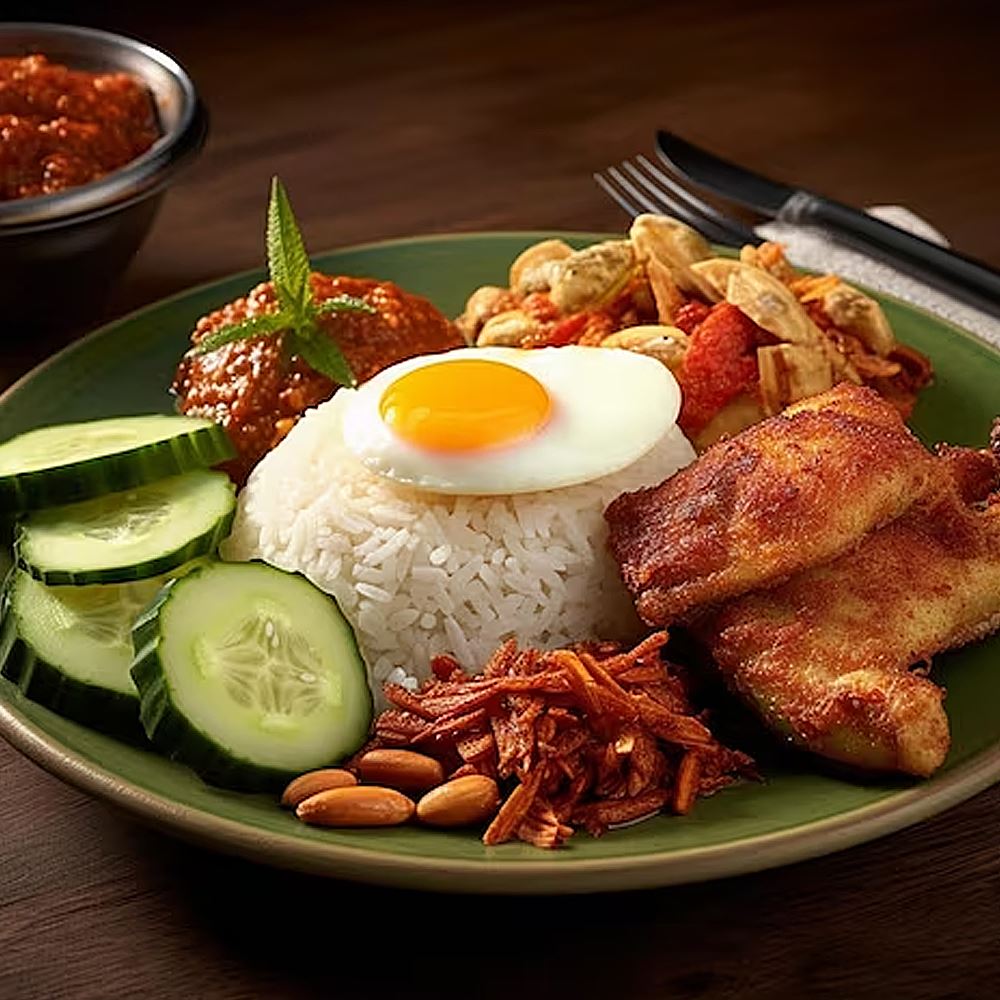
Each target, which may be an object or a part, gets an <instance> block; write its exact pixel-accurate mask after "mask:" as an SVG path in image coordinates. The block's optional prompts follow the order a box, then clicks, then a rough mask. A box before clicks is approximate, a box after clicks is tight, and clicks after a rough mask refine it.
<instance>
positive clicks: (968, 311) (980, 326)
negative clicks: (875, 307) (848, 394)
mask: <svg viewBox="0 0 1000 1000" xmlns="http://www.w3.org/2000/svg"><path fill="white" fill-rule="evenodd" d="M868 213H869V214H870V215H874V216H875V217H876V218H879V219H882V220H883V221H884V222H889V223H892V225H894V226H899V228H900V229H905V230H907V231H908V232H911V233H914V234H915V235H917V236H923V237H924V239H927V240H931V241H932V242H934V243H940V244H941V245H942V246H948V241H947V240H946V239H945V238H944V236H942V235H941V233H939V232H938V231H937V230H936V229H934V228H933V227H932V226H930V225H929V224H928V223H927V222H925V221H924V220H923V219H921V218H920V216H918V215H914V214H913V213H912V212H911V211H909V209H906V208H902V207H900V206H899V205H876V206H873V207H872V208H869V209H868ZM757 233H758V235H760V236H762V237H764V238H765V239H768V240H774V241H775V242H776V243H781V244H783V245H784V247H785V250H786V252H787V254H788V259H789V260H790V261H791V262H792V263H793V264H798V265H799V266H800V267H808V268H810V269H813V270H816V271H820V272H827V273H833V274H838V275H840V276H841V277H842V278H846V279H848V280H849V281H856V282H858V284H861V285H867V286H868V287H869V288H873V289H875V290H876V291H879V292H886V293H888V294H889V295H895V296H896V297H897V298H900V299H905V300H906V301H907V302H912V303H913V304H914V305H916V306H920V307H921V308H922V309H926V310H927V311H928V312H930V313H934V315H936V316H941V317H942V318H943V319H947V320H950V321H951V322H952V323H954V324H955V325H956V326H960V327H963V328H964V329H966V330H971V331H972V332H973V333H977V334H979V336H980V337H982V338H983V339H984V340H987V341H989V342H990V343H991V344H993V345H994V346H996V347H1000V319H997V317H995V316H990V315H989V314H988V313H985V312H983V311H982V310H981V309H977V308H976V307H975V306H971V305H968V304H967V303H965V302H962V301H960V300H959V299H956V298H953V297H952V296H950V295H947V294H945V293H944V292H941V291H938V289H936V288H932V287H931V286H929V285H925V284H924V283H923V282H921V281H919V280H917V279H916V278H913V277H911V276H909V275H908V274H906V273H905V272H903V271H900V270H897V269H896V268H895V267H892V266H891V265H889V264H884V263H882V261H880V260H875V259H873V258H871V257H866V256H865V255H864V254H863V253H859V252H858V251H857V250H854V249H852V248H851V247H848V246H845V245H844V244H842V243H838V242H837V241H836V240H835V239H834V238H833V237H832V236H830V235H829V234H827V233H825V232H823V231H821V230H819V229H806V228H802V227H799V226H793V225H788V224H787V223H784V222H769V223H767V224H766V225H763V226H758V227H757Z"/></svg>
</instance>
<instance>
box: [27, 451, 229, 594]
mask: <svg viewBox="0 0 1000 1000" xmlns="http://www.w3.org/2000/svg"><path fill="white" fill-rule="evenodd" d="M235 510H236V491H235V487H234V486H233V484H232V483H231V482H230V480H229V477H228V476H227V475H226V474H225V473H224V472H212V471H211V470H209V469H198V470H196V471H194V472H187V473H185V474H184V475H182V476H171V477H170V478H169V479H162V480H159V481H158V482H155V483H149V484H147V485H146V486H139V487H137V488H136V489H132V490H125V491H124V492H122V493H109V494H107V495H106V496H102V497H97V498H96V499H94V500H84V501H83V502H82V503H76V504H70V505H69V506H66V507H49V508H46V509H45V510H39V511H35V512H34V513H32V514H29V515H28V516H27V517H26V518H25V519H24V520H23V521H22V522H21V523H20V524H19V525H18V528H17V536H16V540H15V543H14V550H15V553H16V556H17V560H18V563H19V564H20V565H21V566H22V567H23V568H24V569H26V570H28V572H29V573H31V575H32V576H34V577H36V578H37V579H39V580H42V581H43V582H45V583H48V584H53V585H59V584H66V583H72V584H86V583H123V582H125V581H127V580H141V579H144V578H146V577H150V576H156V575H157V574H160V573H166V572H167V571H168V570H171V569H173V568H174V567H176V566H180V565H182V564H183V563H186V562H188V561H189V560H191V559H194V558H197V557H198V556H201V555H206V554H208V553H212V552H214V551H215V549H216V548H217V547H218V545H219V542H221V541H222V539H223V538H225V537H226V535H228V534H229V528H230V526H231V525H232V521H233V514H234V513H235Z"/></svg>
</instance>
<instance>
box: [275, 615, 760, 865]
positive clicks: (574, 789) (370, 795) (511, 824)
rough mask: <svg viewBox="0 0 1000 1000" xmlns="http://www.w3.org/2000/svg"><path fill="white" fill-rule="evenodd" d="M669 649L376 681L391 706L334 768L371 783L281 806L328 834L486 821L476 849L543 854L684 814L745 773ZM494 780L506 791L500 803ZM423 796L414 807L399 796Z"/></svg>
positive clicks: (538, 658) (660, 638)
mask: <svg viewBox="0 0 1000 1000" xmlns="http://www.w3.org/2000/svg"><path fill="white" fill-rule="evenodd" d="M666 641H667V635H666V633H665V632H659V633H657V634H655V635H652V636H650V637H649V638H647V639H646V640H645V641H643V642H642V643H641V644H640V645H638V646H637V647H636V648H635V649H633V650H631V651H629V652H621V651H619V650H618V649H617V648H616V647H613V646H610V645H598V644H590V645H584V646H581V647H578V648H574V649H561V650H556V651H552V652H541V651H539V650H536V649H524V650H519V649H518V648H517V647H516V645H515V644H514V643H513V642H509V643H507V644H506V645H504V646H502V647H501V648H500V649H499V650H497V652H496V653H495V654H494V655H493V657H492V659H491V660H490V662H489V663H488V664H487V665H486V667H485V669H484V671H483V672H482V674H480V675H477V676H474V677H470V676H469V675H468V674H466V673H465V672H464V671H463V670H462V669H461V668H460V667H459V666H458V664H457V662H456V661H455V660H453V659H452V658H451V657H448V656H439V657H436V658H435V659H434V661H433V664H432V666H433V671H434V677H433V678H432V679H430V680H428V681H427V682H426V683H425V684H424V685H423V687H422V688H421V689H420V690H419V691H417V692H410V691H407V690H406V689H405V688H403V687H400V686H399V685H393V684H389V685H386V688H385V695H386V698H387V699H388V700H389V701H390V702H391V703H392V704H393V706H394V707H393V708H391V709H389V710H387V711H384V712H382V713H381V715H379V717H378V718H377V719H376V722H375V730H374V735H373V737H372V739H371V741H370V742H369V743H368V745H367V746H366V747H364V748H363V749H362V750H361V751H360V752H359V753H358V754H357V755H356V756H355V757H354V758H353V759H352V761H350V762H348V764H347V765H345V767H346V769H347V770H346V771H339V772H337V773H338V775H345V774H346V775H347V777H346V779H345V780H346V781H348V782H352V783H353V781H354V780H355V778H354V777H353V776H354V775H356V776H357V779H360V781H362V782H374V783H375V784H373V785H365V784H362V785H357V786H356V787H353V788H333V789H331V790H329V791H325V790H321V791H319V793H318V794H315V792H314V794H313V795H312V796H311V797H310V796H308V795H307V796H305V797H304V798H303V797H302V795H301V793H302V791H307V792H308V791H310V790H315V789H323V788H327V787H329V786H325V785H323V782H322V780H321V779H313V778H310V776H308V775H307V776H304V777H303V778H300V779H297V780H298V782H299V783H300V788H299V795H298V796H296V795H295V794H290V793H292V792H293V791H294V784H295V783H293V786H290V789H289V792H286V804H287V805H297V806H298V815H299V817H300V818H301V819H304V820H305V821H307V822H318V823H325V824H326V825H333V826H335V825H381V824H388V823H399V822H405V821H406V820H408V819H410V817H411V816H412V815H413V814H414V811H415V812H416V816H417V819H418V820H421V821H423V822H425V823H428V824H430V825H437V826H458V825H474V824H476V823H485V822H487V821H489V826H488V827H487V829H486V832H485V834H484V835H483V842H484V843H485V844H487V845H494V844H501V843H504V842H505V841H508V840H511V839H515V838H516V839H519V840H523V841H525V842H527V843H529V844H534V845H535V846H537V847H546V848H552V847H558V846H560V845H561V844H563V842H564V841H565V840H566V838H567V837H569V836H570V835H571V834H572V833H573V828H574V827H583V828H584V829H586V830H587V831H588V832H590V833H591V834H592V835H594V836H600V835H601V834H602V833H604V832H605V831H606V830H607V829H608V828H609V827H613V826H616V825H619V824H624V823H630V822H634V821H636V820H639V819H642V818H644V817H646V816H650V815H653V814H655V813H657V812H659V811H661V810H663V809H669V810H671V811H672V812H675V813H685V812H687V811H688V810H689V809H690V808H691V807H692V805H693V804H694V801H695V799H696V798H697V797H698V796H699V795H709V794H711V793H712V792H715V791H717V790H718V789H720V788H722V787H724V786H726V785H728V784H731V783H732V782H734V781H736V780H738V779H740V778H742V777H753V776H755V772H754V767H753V761H752V760H751V759H750V758H749V757H748V756H747V755H746V754H743V753H740V752H739V751H736V750H730V749H728V748H726V747H724V746H723V745H722V744H721V743H719V742H718V740H716V739H715V737H714V736H713V735H712V733H711V732H710V731H709V729H708V728H707V727H706V725H705V724H704V722H703V721H702V720H701V719H700V718H698V717H697V715H696V714H695V713H694V711H693V709H692V708H691V705H690V703H689V700H688V697H687V691H686V689H685V685H684V683H683V681H682V679H681V678H680V677H679V676H678V675H677V673H676V672H675V671H673V670H672V669H671V668H670V666H669V665H668V664H666V663H665V662H664V661H663V660H662V659H661V656H660V652H661V649H662V647H663V645H664V643H665V642H666ZM435 762H436V763H437V765H438V769H437V770H435V769H434V764H435ZM432 772H433V773H432ZM321 773H322V772H317V774H321ZM397 779H399V780H397ZM337 780H340V779H339V778H338V779H337ZM310 781H312V782H313V784H310ZM407 781H409V787H404V784H405V783H406V782H407ZM379 785H383V786H389V787H378V786H379ZM498 786H499V787H501V788H507V789H509V794H507V796H506V798H505V799H504V800H503V801H502V803H501V801H500V795H499V794H498V791H497V789H498ZM393 789H395V791H394V790H393ZM428 789H429V791H427V790H428ZM425 791H426V794H424V795H423V797H422V798H421V799H420V801H419V802H418V804H417V805H416V808H415V810H414V807H413V805H412V803H411V802H410V800H409V799H407V798H406V797H405V796H404V795H402V794H401V793H402V792H408V793H409V794H413V793H414V792H425ZM296 798H297V799H298V801H295V800H296ZM369 820H371V821H372V822H371V823H369Z"/></svg>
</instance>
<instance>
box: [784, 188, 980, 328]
mask: <svg viewBox="0 0 1000 1000" xmlns="http://www.w3.org/2000/svg"><path fill="white" fill-rule="evenodd" d="M780 218H781V219H782V220H785V221H788V222H793V223H798V224H800V225H816V226H820V227H822V228H824V229H827V230H830V231H831V232H833V233H835V234H836V235H837V236H838V237H840V238H841V239H842V240H843V241H844V242H845V243H850V244H852V245H854V246H856V247H859V248H860V249H862V250H868V251H872V250H874V251H876V252H877V253H879V254H881V255H882V256H883V257H884V258H886V259H887V263H890V264H897V265H898V264H902V265H903V267H902V268H901V270H912V271H914V272H918V276H919V277H920V278H922V279H924V280H926V281H928V282H931V283H933V284H935V285H937V286H938V287H939V288H941V289H942V290H944V291H947V292H950V293H952V294H953V295H956V296H957V297H959V298H963V299H966V300H973V301H974V302H975V304H976V305H978V306H980V307H981V308H986V309H988V310H989V311H990V312H992V313H1000V272H997V271H994V270H993V269H992V268H990V267H987V266H986V265H985V264H981V263H980V262H979V261H977V260H973V259H972V258H971V257H966V256H964V255H963V254H960V253H956V252H955V251H954V250H946V249H944V248H943V247H939V246H937V245H936V244H934V243H931V242H929V241H928V240H925V239H923V238H922V237H920V236H914V235H912V234H911V233H907V232H904V231H903V230H902V229H897V228H896V227H895V226H890V225H889V224H888V223H887V222H882V221H881V220H880V219H876V218H873V217H872V216H870V215H867V214H866V213H864V212H859V211H858V210H857V209H856V208H851V207H850V206H848V205H842V204H841V203H840V202H837V201H832V200H831V199H829V198H823V197H820V196H819V195H813V194H807V193H806V192H804V191H798V192H796V193H795V194H794V195H793V196H792V197H791V198H790V199H789V200H788V202H787V203H786V205H785V206H784V208H782V210H781V213H780Z"/></svg>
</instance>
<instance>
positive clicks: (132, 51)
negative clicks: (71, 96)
mask: <svg viewBox="0 0 1000 1000" xmlns="http://www.w3.org/2000/svg"><path fill="white" fill-rule="evenodd" d="M36 52H37V53H41V54H42V55H45V56H47V57H48V58H49V60H51V61H52V62H57V63H63V64H65V65H67V66H70V67H71V68H73V69H83V70H89V71H91V72H104V71H123V72H126V73H130V74H132V75H133V76H135V77H137V78H138V79H140V80H142V81H143V82H144V83H145V84H146V86H147V87H149V91H150V93H151V94H152V96H153V100H154V102H155V104H156V109H157V114H158V116H159V120H160V128H161V135H160V138H159V139H158V140H157V141H156V142H155V143H154V144H153V145H152V147H150V149H148V150H147V151H146V152H145V153H143V154H142V155H141V156H139V157H137V158H136V159H134V160H132V161H131V162H130V163H128V164H126V165H125V166H124V167H122V168H121V169H119V170H115V171H113V172H112V173H110V174H108V175H107V176H105V177H102V178H101V179H100V180H98V181H95V182H93V183H92V184H84V185H81V186H79V187H75V188H69V189H68V190H66V191H61V192H59V193H58V194H51V195H43V196H41V197H37V198H19V199H16V200H13V201H0V301H2V302H3V310H2V313H0V327H2V328H4V329H9V330H11V331H12V332H16V331H17V330H18V329H20V330H21V331H26V330H32V331H34V330H46V331H47V330H54V329H66V328H71V327H74V328H75V327H82V326H83V325H84V324H86V322H87V321H88V320H89V319H92V318H93V317H94V316H95V315H97V313H98V312H99V311H100V309H101V306H102V305H103V304H104V302H105V301H106V299H107V296H108V293H109V292H110V291H111V289H112V287H113V286H114V283H115V281H116V280H117V279H118V278H119V276H120V275H121V273H122V272H123V271H124V270H125V268H126V267H127V266H128V263H129V261H130V260H131V259H132V257H133V256H134V255H135V253H136V251H137V250H138V249H139V247H140V245H141V244H142V241H143V239H144V238H145V237H146V234H147V233H148V232H149V227H150V226H151V225H152V223H153V219H154V217H155V215H156V212H157V209H158V208H159V207H160V203H161V201H162V200H163V196H164V194H165V193H166V189H167V186H168V185H169V184H170V183H171V182H172V181H173V180H174V178H175V177H176V175H177V172H178V170H179V169H180V168H181V167H183V166H184V165H185V164H187V163H188V162H190V161H191V159H193V157H194V156H195V155H196V154H197V153H198V151H199V150H200V149H201V147H202V145H203V144H204V142H205V136H206V134H207V131H208V117H207V115H206V113H205V109H204V107H203V106H202V104H201V101H200V100H199V98H198V95H197V93H196V91H195V88H194V84H193V83H192V82H191V79H190V77H189V76H188V75H187V73H186V72H185V71H184V70H183V68H182V67H181V66H180V65H179V64H178V63H177V62H176V61H175V60H174V59H173V58H171V57H170V56H169V55H167V54H166V53H165V52H161V51H159V50H158V49H155V48H153V47H152V46H149V45H146V44H144V43H142V42H138V41H136V40H134V39H131V38H125V37H123V36H121V35H113V34H111V33H109V32H106V31H96V30H94V29H91V28H77V27H71V26H68V25H61V24H28V23H24V24H19V23H7V24H0V56H20V55H28V54H31V53H36Z"/></svg>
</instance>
